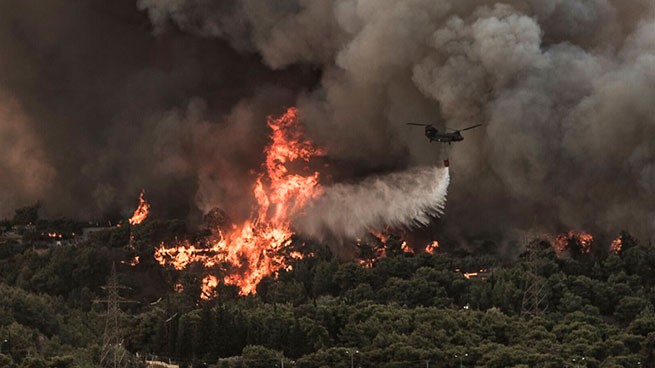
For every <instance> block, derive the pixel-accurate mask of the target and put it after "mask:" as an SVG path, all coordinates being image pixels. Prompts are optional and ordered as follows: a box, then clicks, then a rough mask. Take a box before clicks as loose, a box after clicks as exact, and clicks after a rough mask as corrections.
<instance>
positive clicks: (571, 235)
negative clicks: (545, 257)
mask: <svg viewBox="0 0 655 368" xmlns="http://www.w3.org/2000/svg"><path fill="white" fill-rule="evenodd" d="M571 240H573V241H575V242H577V243H578V244H579V245H580V252H582V253H589V252H591V243H592V242H593V241H594V237H593V235H591V234H589V233H586V232H584V231H573V230H571V231H569V232H568V233H564V234H559V235H557V236H556V237H555V239H554V241H553V242H552V243H553V246H554V247H555V250H556V251H557V253H563V252H564V251H565V250H566V249H567V247H568V246H569V242H570V241H571Z"/></svg>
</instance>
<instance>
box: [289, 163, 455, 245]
mask: <svg viewBox="0 0 655 368" xmlns="http://www.w3.org/2000/svg"><path fill="white" fill-rule="evenodd" d="M449 181H450V177H449V175H448V168H436V167H424V168H414V169H410V170H407V171H403V172H397V173H392V174H387V175H383V176H371V177H369V178H367V179H365V180H363V181H362V182H360V183H357V184H336V185H333V186H330V187H327V188H324V193H323V194H322V195H321V196H320V197H319V198H318V199H317V200H316V201H315V202H313V203H312V204H311V205H310V206H308V208H306V209H305V213H304V214H302V215H301V216H299V218H298V219H297V220H296V221H295V222H294V224H295V225H296V229H297V230H299V231H301V232H302V233H303V234H305V235H310V236H313V237H315V238H318V239H323V240H325V239H337V240H346V239H356V238H360V237H362V236H364V235H365V234H366V233H368V232H370V231H371V230H378V231H379V230H381V229H383V228H384V227H385V226H391V227H395V228H411V227H416V226H426V225H428V224H429V223H430V222H431V221H432V220H433V219H435V218H437V217H439V216H440V215H442V214H443V210H444V206H445V204H446V194H447V193H448V183H449Z"/></svg>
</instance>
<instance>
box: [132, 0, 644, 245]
mask: <svg viewBox="0 0 655 368" xmlns="http://www.w3.org/2000/svg"><path fill="white" fill-rule="evenodd" d="M176 3H177V4H178V7H177V11H176V12H175V13H171V12H167V11H166V9H164V8H163V7H161V6H159V5H156V4H154V3H153V2H148V1H146V0H143V1H141V2H140V4H141V6H142V7H143V8H144V9H148V12H149V14H150V15H151V19H152V21H153V23H154V24H155V25H156V26H157V27H161V25H162V24H166V23H167V19H170V20H172V21H173V22H176V24H178V26H179V27H180V28H182V29H185V30H187V31H189V32H191V33H193V34H196V35H200V36H203V37H214V36H217V37H225V38H227V39H229V40H230V42H232V43H233V44H241V45H244V44H245V45H247V48H249V49H254V50H257V52H259V53H260V55H261V56H262V57H263V60H264V62H265V63H266V64H267V65H269V67H271V68H273V69H282V68H285V67H288V66H289V65H294V64H299V63H300V64H304V63H310V64H313V65H316V66H318V67H320V68H321V69H322V70H323V76H322V80H321V85H320V87H319V88H316V89H315V90H313V91H312V92H311V93H306V94H303V95H302V96H301V97H300V98H299V106H300V108H301V112H302V113H303V114H304V116H305V121H306V123H307V124H308V125H309V126H310V127H309V128H310V132H311V133H312V134H313V136H314V137H315V138H316V139H317V140H318V141H319V142H320V143H322V144H324V145H326V146H327V147H328V149H329V152H330V153H331V155H333V157H337V158H339V159H345V160H347V159H352V160H357V162H368V163H369V166H370V167H376V168H379V167H397V165H398V162H402V165H404V166H407V165H410V166H411V165H416V164H426V163H429V162H430V161H432V162H434V161H437V160H438V155H437V154H435V153H434V151H431V150H430V149H429V148H428V145H427V143H425V142H424V141H422V140H421V137H420V134H419V133H418V132H416V131H409V130H407V129H406V127H405V126H404V123H406V122H423V123H428V122H429V123H435V124H436V125H437V126H438V127H440V128H444V127H445V126H449V127H463V126H467V125H470V124H474V123H478V122H483V123H485V127H484V128H482V130H481V131H471V132H469V134H467V140H466V141H465V142H463V143H462V144H458V145H457V146H456V147H453V148H452V151H446V150H442V151H441V153H440V154H441V155H442V156H444V155H449V156H450V157H451V159H452V163H453V187H452V188H451V198H450V202H449V203H450V205H449V212H448V214H446V215H445V217H444V220H443V221H444V228H445V229H446V230H447V231H451V232H453V233H458V232H462V233H465V234H474V233H478V232H479V233H487V234H488V233H502V232H506V231H509V230H517V229H518V230H528V229H532V228H535V227H537V228H541V229H545V230H550V231H557V230H563V229H569V228H579V229H588V230H591V231H601V232H603V233H616V232H617V231H618V230H619V229H621V228H626V229H629V230H632V231H634V232H636V233H638V234H640V235H641V236H650V234H652V232H653V230H655V222H654V221H653V220H652V219H653V214H654V212H655V200H654V199H653V198H655V197H653V195H652V194H653V191H654V189H655V187H654V186H655V184H654V183H655V180H654V179H655V177H654V175H655V174H653V172H655V169H654V168H655V155H654V153H655V152H654V150H655V145H654V144H653V143H652V142H653V139H654V138H655V114H654V112H655V111H653V110H654V109H655V107H653V106H655V105H653V104H652V103H651V101H652V100H653V97H655V84H654V83H652V82H653V77H654V75H653V70H655V48H654V47H653V46H652V45H653V44H655V43H653V41H654V40H655V19H654V17H653V7H654V5H653V4H652V2H649V1H645V0H641V1H634V2H622V1H611V0H592V1H586V0H567V1H563V0H562V1H548V2H544V1H538V0H507V1H480V0H477V1H470V0H465V1H461V0H457V1H455V0H408V1H395V0H321V1H307V0H304V1H303V0H287V1H278V2H273V3H271V2H264V3H263V2H260V1H256V0H242V1H232V2H229V3H230V5H231V9H232V13H231V14H233V15H234V16H235V17H236V18H238V19H239V20H240V22H239V24H241V25H243V24H247V28H248V31H247V32H243V31H239V32H236V31H235V30H234V29H232V30H229V29H231V28H230V27H229V25H227V24H226V23H225V22H221V21H220V20H218V18H217V17H216V14H214V15H213V16H204V17H200V18H201V19H202V20H200V19H198V17H197V15H198V14H199V13H201V12H202V11H201V10H199V9H204V10H207V9H208V8H207V7H206V5H207V4H206V2H204V1H198V0H195V1H194V0H185V1H182V0H179V1H176ZM180 9H194V10H193V12H190V11H184V10H180ZM210 13H211V12H210ZM155 15H157V16H155ZM200 24H201V25H202V27H200V26H198V25H200ZM210 24H211V25H213V27H212V26H209V25H210ZM217 29H220V30H221V31H220V32H217V31H216V30H217ZM208 30H211V31H208ZM244 36H247V41H244ZM319 222H320V221H319Z"/></svg>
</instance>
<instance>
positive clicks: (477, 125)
mask: <svg viewBox="0 0 655 368" xmlns="http://www.w3.org/2000/svg"><path fill="white" fill-rule="evenodd" d="M479 126H482V124H476V125H473V126H470V127H468V128H464V129H460V132H463V131H465V130H469V129H473V128H477V127H479Z"/></svg>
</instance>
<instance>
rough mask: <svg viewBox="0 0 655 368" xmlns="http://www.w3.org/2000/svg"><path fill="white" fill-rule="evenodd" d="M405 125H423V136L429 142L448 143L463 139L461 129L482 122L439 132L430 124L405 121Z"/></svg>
mask: <svg viewBox="0 0 655 368" xmlns="http://www.w3.org/2000/svg"><path fill="white" fill-rule="evenodd" d="M407 125H416V126H424V127H425V136H426V137H428V139H429V140H430V142H441V143H448V144H451V143H453V142H460V141H463V140H464V137H462V133H461V132H463V131H466V130H469V129H473V128H477V127H479V126H481V125H482V124H477V125H473V126H470V127H467V128H464V129H459V130H457V129H450V128H447V129H449V130H452V131H453V132H452V133H449V132H439V130H438V129H437V128H435V127H434V126H433V125H432V124H416V123H407Z"/></svg>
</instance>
